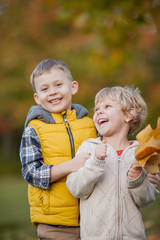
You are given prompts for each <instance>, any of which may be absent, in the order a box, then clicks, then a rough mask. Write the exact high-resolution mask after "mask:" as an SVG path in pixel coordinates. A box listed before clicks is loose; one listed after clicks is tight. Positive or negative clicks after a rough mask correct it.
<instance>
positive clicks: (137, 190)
mask: <svg viewBox="0 0 160 240" xmlns="http://www.w3.org/2000/svg"><path fill="white" fill-rule="evenodd" d="M131 170H133V172H134V168H133V169H132V167H131ZM129 171H130V170H129ZM129 178H130V179H129ZM131 179H132V178H131V177H127V184H128V189H129V193H130V195H131V197H132V199H133V201H134V202H135V204H136V205H137V206H139V207H146V206H147V205H148V204H149V203H151V202H153V201H154V200H155V199H156V196H157V195H158V194H159V191H158V190H157V189H156V188H155V187H154V186H153V184H151V183H150V182H149V181H148V177H147V172H146V171H145V170H144V168H142V171H141V173H140V175H139V176H138V177H137V178H135V179H132V180H131Z"/></svg>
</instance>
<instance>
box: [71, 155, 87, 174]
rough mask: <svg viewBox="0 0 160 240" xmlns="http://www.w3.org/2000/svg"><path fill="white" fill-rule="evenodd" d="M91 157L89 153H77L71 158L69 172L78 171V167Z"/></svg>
mask: <svg viewBox="0 0 160 240" xmlns="http://www.w3.org/2000/svg"><path fill="white" fill-rule="evenodd" d="M90 157H91V153H87V152H84V153H79V154H77V155H76V156H75V157H74V158H73V159H72V160H70V163H71V172H76V171H78V169H79V168H81V167H83V166H84V164H85V162H86V161H87V160H88V159H89V158H90Z"/></svg>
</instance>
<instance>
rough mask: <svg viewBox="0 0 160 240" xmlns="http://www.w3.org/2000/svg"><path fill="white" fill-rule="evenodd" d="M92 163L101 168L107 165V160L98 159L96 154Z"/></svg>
mask: <svg viewBox="0 0 160 240" xmlns="http://www.w3.org/2000/svg"><path fill="white" fill-rule="evenodd" d="M92 163H93V165H95V166H98V167H100V168H104V167H105V164H106V161H105V160H99V159H97V158H96V157H95V156H93V158H92Z"/></svg>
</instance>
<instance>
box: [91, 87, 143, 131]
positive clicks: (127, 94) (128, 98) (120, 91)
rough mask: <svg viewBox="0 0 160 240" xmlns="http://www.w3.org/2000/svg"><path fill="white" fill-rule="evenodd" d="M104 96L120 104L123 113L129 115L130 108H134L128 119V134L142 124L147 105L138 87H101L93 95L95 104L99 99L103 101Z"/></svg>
mask: <svg viewBox="0 0 160 240" xmlns="http://www.w3.org/2000/svg"><path fill="white" fill-rule="evenodd" d="M105 97H108V98H110V99H111V100H114V101H117V102H118V103H119V104H120V105H121V106H122V111H123V113H124V114H125V115H130V110H131V109H134V110H135V114H134V116H133V119H132V120H131V121H130V129H129V134H131V133H134V132H135V131H137V130H138V129H139V128H140V127H141V126H142V124H143V123H144V121H145V119H146V117H147V105H146V103H145V101H144V99H143V97H142V96H141V95H140V90H139V89H138V88H136V89H134V88H131V87H128V86H125V87H120V86H115V87H110V88H103V89H101V90H100V91H99V92H98V93H97V94H96V96H95V105H96V104H97V103H98V102H99V101H103V99H104V98H105Z"/></svg>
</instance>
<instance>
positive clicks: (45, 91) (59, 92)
mask: <svg viewBox="0 0 160 240" xmlns="http://www.w3.org/2000/svg"><path fill="white" fill-rule="evenodd" d="M35 88H36V93H35V94H34V99H35V101H36V103H37V104H40V105H41V106H42V107H43V108H44V109H46V110H47V111H49V112H51V113H58V112H62V111H64V110H66V111H67V110H71V103H72V95H74V94H75V93H76V92H77V91H78V83H77V82H76V81H71V80H70V79H68V78H67V75H66V74H65V72H64V71H63V70H61V69H53V70H51V71H50V72H48V73H44V74H42V75H41V76H39V77H37V78H36V79H35Z"/></svg>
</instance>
